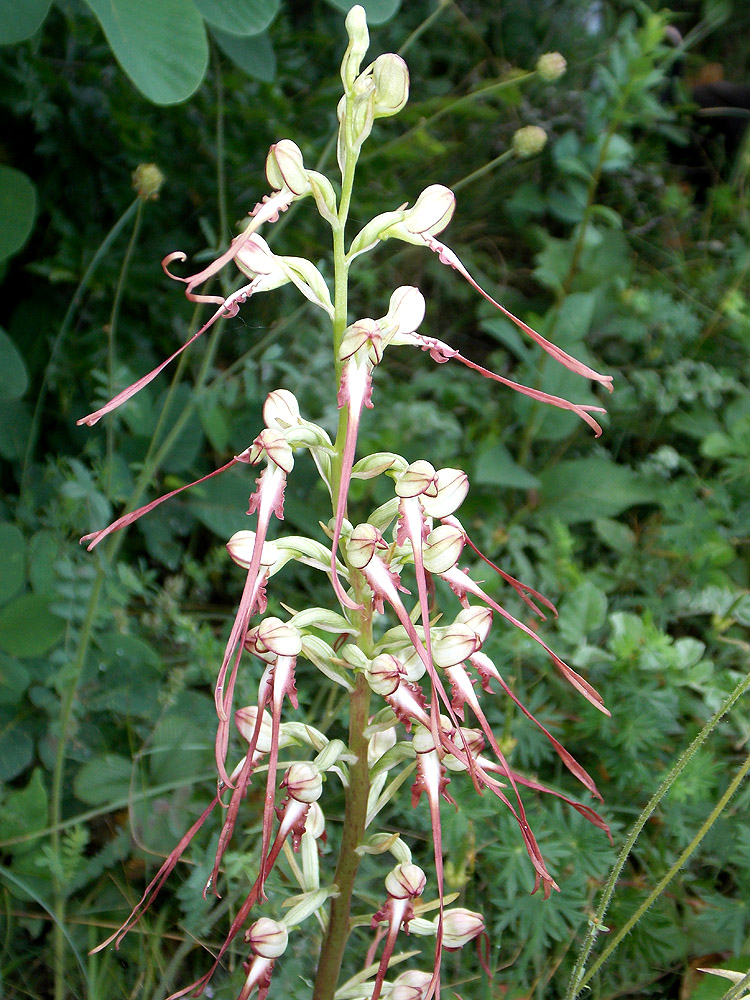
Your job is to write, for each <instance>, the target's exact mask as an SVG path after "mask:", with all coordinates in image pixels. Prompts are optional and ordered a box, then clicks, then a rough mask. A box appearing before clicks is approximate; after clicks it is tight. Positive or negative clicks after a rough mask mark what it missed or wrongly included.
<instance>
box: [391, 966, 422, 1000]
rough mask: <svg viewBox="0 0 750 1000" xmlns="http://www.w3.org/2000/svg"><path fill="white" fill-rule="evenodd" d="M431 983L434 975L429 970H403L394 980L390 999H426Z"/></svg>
mask: <svg viewBox="0 0 750 1000" xmlns="http://www.w3.org/2000/svg"><path fill="white" fill-rule="evenodd" d="M431 984H432V975H431V974H430V973H429V972H420V971H419V970H418V969H413V970H411V971H410V972H402V973H401V975H400V976H397V977H396V978H395V979H394V980H393V987H392V989H391V993H390V1000H424V998H425V997H426V996H427V991H428V990H429V988H430V986H431Z"/></svg>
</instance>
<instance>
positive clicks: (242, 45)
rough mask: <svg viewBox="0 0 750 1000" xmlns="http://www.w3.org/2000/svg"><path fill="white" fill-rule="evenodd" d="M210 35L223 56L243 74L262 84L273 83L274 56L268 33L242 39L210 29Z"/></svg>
mask: <svg viewBox="0 0 750 1000" xmlns="http://www.w3.org/2000/svg"><path fill="white" fill-rule="evenodd" d="M211 34H212V35H213V36H214V38H215V39H216V44H217V45H218V46H219V48H220V49H221V51H222V52H223V53H224V55H225V56H226V57H227V58H228V59H231V60H232V62H233V63H234V64H235V66H237V68H238V69H241V70H242V71H243V73H247V75H248V76H252V77H253V78H254V79H255V80H261V81H262V82H263V83H271V82H272V81H273V79H274V77H275V76H276V54H275V53H274V51H273V44H272V42H271V38H270V36H269V34H268V32H266V31H264V32H263V34H261V35H252V36H250V37H248V38H242V37H240V36H239V35H230V34H228V33H227V32H226V31H219V29H218V28H212V29H211Z"/></svg>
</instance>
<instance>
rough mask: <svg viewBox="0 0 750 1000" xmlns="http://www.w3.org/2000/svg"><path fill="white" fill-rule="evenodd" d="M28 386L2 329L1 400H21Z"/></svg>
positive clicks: (18, 357) (20, 360) (23, 366)
mask: <svg viewBox="0 0 750 1000" xmlns="http://www.w3.org/2000/svg"><path fill="white" fill-rule="evenodd" d="M0 184H2V176H0ZM1 198H2V195H0V199H1ZM0 212H2V209H1V208H0ZM28 384H29V374H28V372H27V371H26V364H25V363H24V360H23V358H22V357H21V354H20V352H19V350H18V348H17V347H16V345H15V344H14V343H13V341H12V340H11V339H10V337H9V336H8V334H7V333H6V332H5V330H3V329H2V327H0V399H20V398H21V396H23V394H24V393H25V392H26V388H27V386H28Z"/></svg>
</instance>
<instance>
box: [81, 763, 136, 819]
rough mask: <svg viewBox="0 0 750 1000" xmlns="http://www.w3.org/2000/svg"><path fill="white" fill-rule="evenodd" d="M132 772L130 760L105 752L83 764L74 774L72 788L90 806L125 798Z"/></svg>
mask: <svg viewBox="0 0 750 1000" xmlns="http://www.w3.org/2000/svg"><path fill="white" fill-rule="evenodd" d="M132 773H133V763H132V761H130V760H128V758H127V757H122V756H120V754H116V753H107V754H104V755H103V756H101V757H96V758H95V759H94V760H90V761H88V762H87V763H86V764H84V765H83V767H82V768H81V770H80V771H79V772H78V774H77V775H76V776H75V781H74V782H73V790H74V791H75V794H76V798H77V799H79V800H80V801H81V802H85V803H86V805H90V806H100V805H104V804H105V803H107V802H114V801H117V800H122V799H127V797H128V793H129V791H130V779H131V775H132Z"/></svg>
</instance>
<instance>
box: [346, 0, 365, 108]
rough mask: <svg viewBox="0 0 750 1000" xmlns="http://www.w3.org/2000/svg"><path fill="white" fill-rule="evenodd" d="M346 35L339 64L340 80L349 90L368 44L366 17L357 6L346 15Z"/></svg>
mask: <svg viewBox="0 0 750 1000" xmlns="http://www.w3.org/2000/svg"><path fill="white" fill-rule="evenodd" d="M345 24H346V33H347V34H348V35H349V45H348V46H347V49H346V52H345V53H344V59H343V62H342V63H341V80H342V83H343V84H344V89H345V90H349V89H350V88H351V87H352V85H353V84H354V81H355V79H356V77H357V74H358V73H359V67H360V65H361V64H362V60H363V59H364V55H365V52H367V49H368V46H369V44H370V34H369V32H368V30H367V15H366V14H365V9H364V7H361V6H360V5H359V4H357V5H356V6H355V7H352V9H351V10H350V11H349V13H348V14H347V15H346V21H345Z"/></svg>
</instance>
